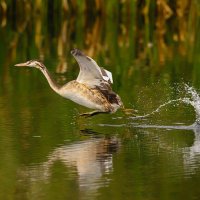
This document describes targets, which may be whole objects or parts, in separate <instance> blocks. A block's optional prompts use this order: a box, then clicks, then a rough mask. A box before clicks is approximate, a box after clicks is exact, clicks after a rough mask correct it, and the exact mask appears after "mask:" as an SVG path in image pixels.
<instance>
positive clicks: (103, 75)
mask: <svg viewBox="0 0 200 200" xmlns="http://www.w3.org/2000/svg"><path fill="white" fill-rule="evenodd" d="M71 53H72V55H73V56H74V58H75V59H76V61H77V62H78V64H79V67H80V72H79V75H78V77H77V79H76V80H77V81H78V82H80V83H84V84H87V85H89V86H90V87H93V86H100V85H102V82H104V84H106V83H107V84H110V83H113V79H112V73H111V72H109V71H108V70H106V69H104V68H100V67H99V66H98V64H97V63H96V62H95V61H94V60H93V59H92V58H90V57H89V56H86V55H84V54H83V53H82V52H81V51H80V50H78V49H74V50H72V51H71Z"/></svg>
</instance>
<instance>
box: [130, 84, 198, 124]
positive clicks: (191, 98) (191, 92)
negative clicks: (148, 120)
mask: <svg viewBox="0 0 200 200" xmlns="http://www.w3.org/2000/svg"><path fill="white" fill-rule="evenodd" d="M184 89H185V97H184V98H179V99H175V100H170V101H168V102H166V103H164V104H162V105H160V106H159V107H158V108H157V109H155V110H154V111H152V112H151V113H148V114H145V115H142V116H137V117H133V118H134V119H138V118H145V117H149V116H151V115H153V114H156V113H159V112H160V111H161V109H163V108H164V107H165V106H167V105H169V104H174V105H178V104H179V103H181V102H182V103H185V104H189V105H191V106H192V107H193V108H194V110H195V113H196V123H197V124H200V96H199V94H198V93H197V91H196V90H195V89H194V88H193V87H190V86H188V85H187V84H185V85H184Z"/></svg>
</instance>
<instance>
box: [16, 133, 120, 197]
mask: <svg viewBox="0 0 200 200" xmlns="http://www.w3.org/2000/svg"><path fill="white" fill-rule="evenodd" d="M81 134H84V135H92V134H93V135H94V137H93V136H92V137H91V138H90V139H87V140H84V141H79V142H75V143H73V144H68V145H63V146H60V147H58V148H55V149H54V150H53V151H52V153H51V154H50V155H49V156H48V160H47V161H46V162H43V163H39V164H37V165H34V166H26V167H23V168H22V170H20V173H19V176H20V178H21V179H23V180H26V181H27V180H28V182H30V184H33V185H34V184H36V183H37V182H41V181H42V182H45V183H48V182H50V178H51V176H52V173H53V172H52V169H53V168H52V167H53V166H54V165H55V164H56V163H57V162H58V161H59V162H62V163H63V164H64V166H65V167H66V168H67V169H71V171H70V173H71V175H72V176H75V179H77V183H78V190H79V191H80V193H81V194H85V195H90V194H94V193H95V192H96V191H97V189H98V188H100V187H101V186H105V185H106V184H108V183H109V181H108V180H107V179H105V180H104V178H103V175H105V174H109V173H111V172H112V169H113V153H115V152H117V151H118V149H119V147H120V141H119V139H118V138H116V137H111V138H107V137H100V136H99V137H98V136H97V135H98V133H95V132H93V131H92V130H90V129H85V130H82V131H81ZM67 169H66V170H67ZM66 172H67V173H68V171H66ZM33 188H35V189H36V188H37V187H30V190H33ZM31 192H36V191H31Z"/></svg>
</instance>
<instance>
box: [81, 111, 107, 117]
mask: <svg viewBox="0 0 200 200" xmlns="http://www.w3.org/2000/svg"><path fill="white" fill-rule="evenodd" d="M100 113H106V112H102V111H99V110H94V111H92V112H88V113H82V114H80V116H81V117H92V116H94V115H98V114H100Z"/></svg>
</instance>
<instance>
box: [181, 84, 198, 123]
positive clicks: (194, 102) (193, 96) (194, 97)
mask: <svg viewBox="0 0 200 200" xmlns="http://www.w3.org/2000/svg"><path fill="white" fill-rule="evenodd" d="M185 91H186V95H187V96H189V97H185V98H183V102H184V103H186V104H190V105H191V106H193V108H194V110H195V113H196V123H198V124H200V96H199V94H198V93H197V91H196V90H195V89H194V88H193V87H190V86H188V85H187V84H185Z"/></svg>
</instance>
